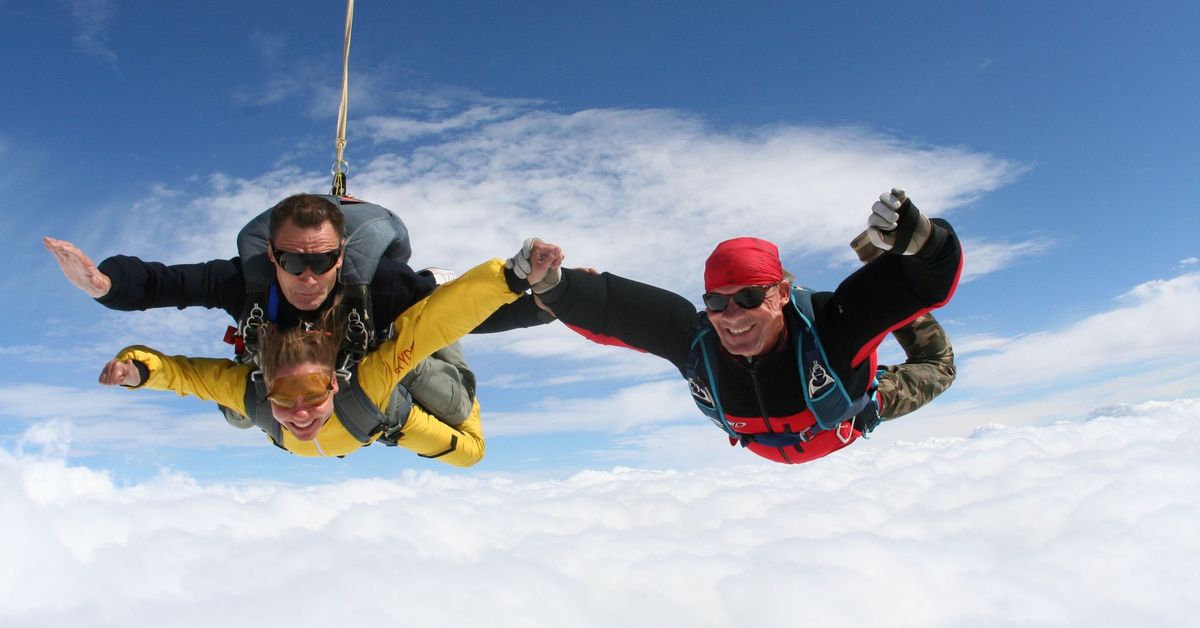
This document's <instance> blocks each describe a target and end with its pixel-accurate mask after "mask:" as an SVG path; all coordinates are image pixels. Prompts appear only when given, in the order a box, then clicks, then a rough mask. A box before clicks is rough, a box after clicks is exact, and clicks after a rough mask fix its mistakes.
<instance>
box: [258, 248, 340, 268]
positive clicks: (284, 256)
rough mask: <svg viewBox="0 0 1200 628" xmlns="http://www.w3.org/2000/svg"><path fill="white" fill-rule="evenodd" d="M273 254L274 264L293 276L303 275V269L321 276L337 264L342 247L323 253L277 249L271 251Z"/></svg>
mask: <svg viewBox="0 0 1200 628" xmlns="http://www.w3.org/2000/svg"><path fill="white" fill-rule="evenodd" d="M271 252H272V253H274V254H275V263H276V264H279V267H280V268H282V269H284V270H285V271H287V272H289V273H291V274H293V275H302V274H304V269H305V268H311V269H312V271H313V273H315V274H318V275H323V274H325V273H327V272H329V269H330V268H333V266H334V264H337V261H338V257H339V256H341V254H342V247H340V246H339V247H338V248H336V249H333V250H332V251H325V252H323V253H296V252H294V251H280V250H279V249H271Z"/></svg>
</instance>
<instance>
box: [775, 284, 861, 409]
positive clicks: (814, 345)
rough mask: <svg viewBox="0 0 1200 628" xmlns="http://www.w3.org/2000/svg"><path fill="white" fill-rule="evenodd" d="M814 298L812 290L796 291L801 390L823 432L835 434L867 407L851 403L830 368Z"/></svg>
mask: <svg viewBox="0 0 1200 628" xmlns="http://www.w3.org/2000/svg"><path fill="white" fill-rule="evenodd" d="M812 295H813V292H812V290H809V289H808V288H805V287H803V286H793V287H792V299H791V301H792V306H793V308H794V309H795V311H796V313H797V314H798V315H799V324H796V325H792V328H793V330H792V331H793V333H795V335H796V337H797V340H798V341H799V343H800V344H799V347H798V350H797V351H796V358H797V360H799V365H798V366H799V368H800V374H801V376H802V381H801V386H800V388H801V390H802V391H803V393H804V402H805V403H806V404H807V405H808V408H809V409H810V410H811V411H812V413H813V416H814V417H815V418H816V421H817V425H819V426H820V427H821V429H825V430H831V429H835V428H837V426H838V425H840V424H841V423H843V422H844V421H846V420H847V419H848V418H851V417H853V416H854V415H855V414H858V412H859V411H860V410H862V409H863V403H862V400H861V399H859V400H851V398H850V395H849V393H847V392H846V386H845V384H843V383H842V380H841V378H840V377H838V375H837V371H835V370H834V369H833V367H832V366H831V365H830V364H829V357H828V356H827V355H826V354H825V349H824V347H822V346H821V338H820V337H819V335H818V333H817V328H816V316H815V315H814V314H813V305H812ZM868 396H869V395H868Z"/></svg>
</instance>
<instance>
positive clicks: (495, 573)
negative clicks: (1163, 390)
mask: <svg viewBox="0 0 1200 628" xmlns="http://www.w3.org/2000/svg"><path fill="white" fill-rule="evenodd" d="M1109 414H1111V415H1113V416H1108V417H1106V416H1101V417H1096V418H1093V419H1092V420H1090V421H1087V422H1077V423H1059V424H1055V425H1050V426H1045V427H1039V428H1025V429H1007V430H987V431H982V432H980V433H979V434H978V435H977V436H976V437H974V438H970V439H951V438H943V439H937V440H929V441H922V442H915V443H914V442H910V443H896V444H892V445H888V446H886V447H880V446H877V445H876V446H872V445H870V444H868V445H864V446H862V447H859V446H856V447H854V448H851V449H849V450H847V451H846V452H843V453H841V454H837V455H834V456H831V457H830V458H826V459H824V460H822V461H820V462H817V463H810V464H807V465H803V466H801V467H786V466H780V465H757V466H740V467H739V466H722V467H714V468H708V469H700V470H693V471H675V470H663V471H651V470H644V471H635V470H629V469H614V470H611V471H599V470H597V471H587V472H583V473H579V474H577V475H574V476H572V477H569V478H566V479H561V480H555V479H502V478H487V477H480V476H475V477H463V476H454V477H448V476H442V475H438V474H434V473H405V474H404V475H401V476H399V477H395V478H386V479H372V480H354V481H346V482H339V483H334V484H326V485H318V486H312V487H307V488H297V487H290V486H285V485H278V484H261V483H255V482H247V483H244V484H243V485H240V486H230V485H223V484H207V483H202V482H198V481H196V480H193V479H191V478H189V477H187V476H183V475H179V474H174V473H169V472H168V473H164V474H162V475H161V476H159V477H157V478H154V479H152V480H150V481H146V482H142V483H137V484H133V485H127V486H118V485H116V484H115V483H114V482H113V480H112V478H111V477H110V476H109V474H107V473H105V472H103V471H97V470H91V469H87V468H82V467H70V466H67V465H65V464H63V463H62V461H60V460H56V459H54V458H50V457H29V456H26V457H17V456H13V455H11V454H9V453H7V452H3V451H0V503H2V504H4V520H5V532H6V533H5V534H4V535H0V552H2V553H3V555H4V556H5V562H4V568H3V569H0V623H3V624H4V625H6V626H13V627H14V628H21V627H25V626H46V625H89V626H152V625H161V623H162V621H163V618H164V617H170V618H171V620H172V622H171V623H173V624H176V625H187V626H191V625H194V626H201V625H233V626H241V625H255V626H273V625H280V626H283V625H287V626H317V625H329V624H330V623H333V622H337V623H343V624H352V625H364V626H376V625H379V626H382V625H396V624H402V625H428V626H451V625H454V626H483V625H486V626H496V627H502V626H528V625H538V626H541V625H569V626H613V625H620V624H625V623H629V621H630V618H636V621H635V623H638V624H647V625H670V626H679V625H682V626H728V625H735V624H736V625H741V624H747V625H749V624H760V623H762V624H767V623H778V622H779V621H780V618H781V617H783V616H784V615H787V616H792V617H794V616H795V615H794V614H795V613H796V612H797V606H796V604H797V602H796V597H795V596H796V592H797V591H809V592H818V591H820V592H824V593H821V594H812V595H807V596H805V597H804V599H803V600H802V602H803V603H802V604H801V608H800V610H801V611H802V612H803V617H804V621H805V623H806V624H812V625H820V626H831V627H839V626H864V625H887V626H921V627H939V626H963V625H972V626H981V627H985V628H986V627H990V626H1011V625H1018V624H1020V625H1054V626H1081V627H1082V626H1088V627H1091V626H1125V625H1153V626H1162V627H1174V626H1179V627H1182V626H1188V625H1190V624H1191V623H1192V622H1193V621H1194V617H1195V614H1196V613H1197V612H1198V611H1200V593H1197V591H1196V589H1195V587H1194V586H1191V585H1190V583H1189V581H1188V579H1187V578H1180V577H1179V574H1187V573H1192V571H1193V570H1194V565H1195V561H1196V558H1197V556H1200V537H1198V536H1197V535H1195V534H1194V533H1193V532H1194V530H1195V528H1196V525H1197V522H1198V521H1200V505H1198V504H1197V503H1196V500H1195V499H1194V496H1195V495H1196V494H1197V492H1198V491H1200V472H1198V470H1197V466H1196V456H1195V454H1196V451H1197V449H1198V448H1200V430H1198V429H1197V427H1196V426H1197V425H1200V401H1197V400H1180V401H1176V402H1172V403H1159V404H1146V405H1143V406H1137V407H1120V408H1116V409H1114V411H1112V412H1110V413H1109ZM397 574H400V576H398V575H397ZM1114 574H1119V577H1114ZM267 599H270V600H275V601H276V602H277V603H274V604H267V605H265V606H264V603H263V600H267ZM347 600H353V601H354V602H353V603H352V604H348V603H347V602H346V601H347ZM464 600H466V601H469V603H464ZM747 600H756V603H747ZM775 602H778V603H775ZM784 602H787V603H784Z"/></svg>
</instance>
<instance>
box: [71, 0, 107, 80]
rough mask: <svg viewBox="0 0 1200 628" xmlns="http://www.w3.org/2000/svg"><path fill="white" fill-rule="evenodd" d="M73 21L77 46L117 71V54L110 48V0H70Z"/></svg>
mask: <svg viewBox="0 0 1200 628" xmlns="http://www.w3.org/2000/svg"><path fill="white" fill-rule="evenodd" d="M69 8H70V10H71V21H72V22H73V23H74V26H75V37H74V39H75V45H77V46H79V49H80V50H82V51H83V52H85V53H87V54H89V55H92V56H95V57H97V58H99V59H100V60H101V61H103V62H105V63H106V64H107V65H108V66H109V67H111V68H113V69H116V67H117V53H116V52H114V51H113V50H112V48H111V47H109V43H108V39H109V36H108V26H109V24H110V23H111V22H112V19H113V13H114V10H113V4H112V2H111V1H110V0H70V2H69Z"/></svg>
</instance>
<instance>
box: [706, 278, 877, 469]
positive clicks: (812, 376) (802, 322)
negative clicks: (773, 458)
mask: <svg viewBox="0 0 1200 628" xmlns="http://www.w3.org/2000/svg"><path fill="white" fill-rule="evenodd" d="M812 294H813V292H812V290H809V289H808V288H803V287H800V286H793V287H792V298H791V302H792V306H793V309H794V310H795V312H796V314H797V317H798V321H796V322H792V321H791V320H789V325H788V329H789V332H790V333H791V334H792V338H794V339H795V341H796V342H797V345H798V346H797V348H796V360H797V365H796V366H797V368H798V370H799V374H800V376H801V393H802V394H803V395H804V403H805V405H806V406H807V407H808V409H809V410H810V411H811V412H812V414H813V418H814V420H815V423H814V424H813V425H811V426H809V427H808V428H807V429H805V430H804V431H802V432H793V433H767V434H742V433H740V432H737V431H735V430H734V429H733V426H731V425H730V424H729V419H728V418H727V417H726V415H725V411H724V408H723V407H722V406H721V399H720V395H719V393H718V392H717V391H718V390H719V388H720V386H719V385H718V384H717V378H716V371H715V370H714V368H713V360H714V355H716V354H717V352H718V351H719V349H718V348H717V340H716V338H715V337H714V334H713V329H712V324H711V323H709V322H708V319H707V318H706V317H703V315H701V317H702V321H701V324H700V329H699V330H698V331H697V333H696V336H695V337H694V338H693V339H692V345H691V351H690V352H689V354H688V359H687V361H686V362H685V364H684V372H683V376H684V378H686V379H687V382H688V386H689V388H690V389H691V393H692V400H693V401H694V402H695V403H696V406H697V407H698V408H699V409H700V411H701V412H702V413H704V415H705V416H707V417H708V419H709V420H710V421H712V422H713V424H714V425H716V426H717V427H719V428H721V430H722V431H724V432H725V433H726V434H728V435H729V437H730V438H732V439H735V440H738V441H740V442H741V443H742V446H745V445H746V444H747V443H749V442H755V443H759V444H762V445H766V446H768V447H789V446H793V445H796V444H799V443H803V442H806V441H808V440H810V439H812V437H813V436H816V435H817V434H819V433H821V432H824V431H828V430H837V431H838V436H839V438H843V440H848V439H849V438H850V431H847V434H846V436H844V437H843V436H842V435H841V431H842V429H843V426H846V425H847V422H848V421H853V423H852V424H850V427H851V428H857V429H859V430H860V431H861V432H862V433H863V434H866V433H868V432H870V431H871V430H873V429H875V427H876V426H877V425H879V422H880V420H881V419H880V418H879V411H878V407H877V404H876V402H875V395H874V392H875V388H876V382H875V381H873V382H872V384H871V386H870V388H869V389H868V391H867V392H866V394H864V395H862V396H860V397H858V398H856V399H851V397H850V394H849V393H848V392H847V391H846V386H845V384H844V383H843V382H842V381H841V379H840V378H839V377H838V376H837V372H836V371H835V370H834V369H833V367H832V366H831V365H830V363H829V357H828V355H827V354H826V353H825V349H824V347H823V346H822V345H821V339H820V338H819V337H818V335H817V330H816V316H815V315H814V314H813V306H812Z"/></svg>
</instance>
